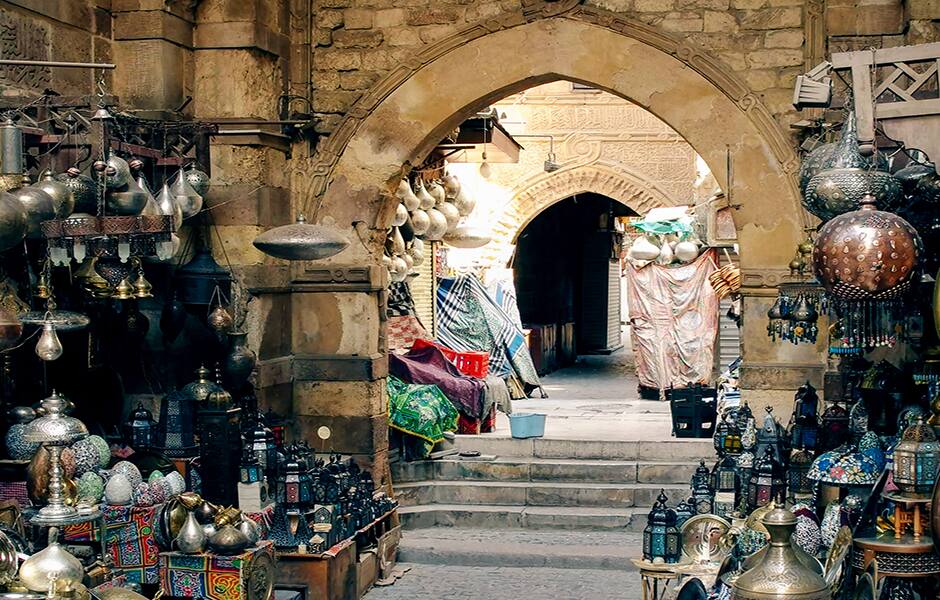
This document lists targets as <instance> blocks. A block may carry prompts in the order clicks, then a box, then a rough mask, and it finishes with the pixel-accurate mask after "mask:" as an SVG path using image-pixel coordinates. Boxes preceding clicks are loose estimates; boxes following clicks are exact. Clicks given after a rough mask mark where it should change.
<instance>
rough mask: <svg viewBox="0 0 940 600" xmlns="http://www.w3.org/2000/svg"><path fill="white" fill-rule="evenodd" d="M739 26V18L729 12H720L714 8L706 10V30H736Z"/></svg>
mask: <svg viewBox="0 0 940 600" xmlns="http://www.w3.org/2000/svg"><path fill="white" fill-rule="evenodd" d="M737 27H738V20H737V19H735V18H734V15H733V14H731V13H728V12H718V11H713V10H707V11H705V17H704V30H705V32H706V33H707V32H710V31H724V32H727V31H734V30H735V29H737Z"/></svg>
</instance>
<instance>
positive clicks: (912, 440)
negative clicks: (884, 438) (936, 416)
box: [894, 418, 940, 497]
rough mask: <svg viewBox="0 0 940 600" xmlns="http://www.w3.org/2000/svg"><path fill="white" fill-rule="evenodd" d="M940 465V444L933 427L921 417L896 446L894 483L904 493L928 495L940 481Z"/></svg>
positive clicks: (906, 430)
mask: <svg viewBox="0 0 940 600" xmlns="http://www.w3.org/2000/svg"><path fill="white" fill-rule="evenodd" d="M938 467H940V443H938V442H937V436H936V434H935V433H934V430H933V428H932V427H931V426H930V425H927V424H926V423H924V420H923V418H919V419H918V420H917V423H915V424H913V425H911V426H910V427H908V428H907V429H905V430H904V433H903V435H902V436H901V441H900V442H898V445H897V446H895V448H894V483H895V484H896V485H897V486H898V489H900V490H901V492H903V493H904V494H907V495H910V496H915V497H916V496H920V497H926V496H927V495H928V494H930V492H931V490H933V487H934V484H935V483H936V481H937V468H938Z"/></svg>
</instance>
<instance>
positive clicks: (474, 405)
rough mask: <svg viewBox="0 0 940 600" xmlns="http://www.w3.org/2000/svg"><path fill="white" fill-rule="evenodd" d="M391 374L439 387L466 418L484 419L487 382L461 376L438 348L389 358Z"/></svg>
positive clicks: (458, 370) (422, 348)
mask: <svg viewBox="0 0 940 600" xmlns="http://www.w3.org/2000/svg"><path fill="white" fill-rule="evenodd" d="M388 372H389V373H390V374H391V375H394V376H395V377H397V378H399V379H400V380H402V381H404V382H405V383H418V384H424V385H436V386H437V389H439V390H440V391H441V393H443V394H444V396H445V397H447V399H448V400H450V402H451V404H453V405H454V408H456V409H457V410H458V411H460V412H461V413H462V414H465V415H468V416H471V417H476V418H479V417H482V416H483V389H484V387H485V386H484V384H483V380H482V379H479V378H477V377H473V376H470V375H464V374H463V373H461V372H460V369H458V368H457V366H456V365H454V363H452V362H451V361H450V360H449V359H448V358H447V356H446V355H445V354H444V352H443V351H442V350H441V349H440V348H438V347H437V346H423V347H414V348H412V349H411V350H409V351H408V353H407V354H389V355H388Z"/></svg>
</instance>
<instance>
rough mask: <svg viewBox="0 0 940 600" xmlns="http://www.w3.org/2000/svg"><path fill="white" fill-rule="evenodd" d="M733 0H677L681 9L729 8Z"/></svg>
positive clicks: (677, 5) (677, 6) (677, 4)
mask: <svg viewBox="0 0 940 600" xmlns="http://www.w3.org/2000/svg"><path fill="white" fill-rule="evenodd" d="M730 4H731V0H676V8H678V9H679V10H696V9H701V8H704V9H706V10H728V7H729V6H730Z"/></svg>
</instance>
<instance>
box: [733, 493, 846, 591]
mask: <svg viewBox="0 0 940 600" xmlns="http://www.w3.org/2000/svg"><path fill="white" fill-rule="evenodd" d="M762 523H763V525H764V527H765V528H766V529H767V531H768V532H769V533H770V544H769V546H767V549H766V550H765V551H763V552H762V553H761V556H760V559H759V562H758V563H757V564H756V565H755V566H754V567H752V568H751V569H749V570H747V571H745V572H744V573H743V574H742V575H741V576H740V577H738V578H737V580H735V582H734V592H733V596H732V597H733V598H734V599H735V600H830V598H831V597H832V592H831V591H830V589H829V585H828V584H827V583H826V580H825V579H823V577H822V575H820V574H819V573H817V572H815V571H814V570H813V569H811V568H809V567H807V566H806V565H805V564H804V563H803V561H802V560H800V557H799V556H798V555H797V552H796V550H795V549H794V545H793V544H791V538H792V536H793V532H794V531H795V530H796V524H797V520H796V516H795V515H794V514H793V513H792V512H790V511H789V510H787V509H786V508H783V507H782V506H776V507H775V508H774V509H773V510H771V511H770V512H769V513H767V515H766V516H764V519H763V521H762Z"/></svg>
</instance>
